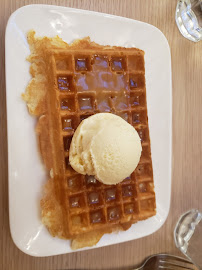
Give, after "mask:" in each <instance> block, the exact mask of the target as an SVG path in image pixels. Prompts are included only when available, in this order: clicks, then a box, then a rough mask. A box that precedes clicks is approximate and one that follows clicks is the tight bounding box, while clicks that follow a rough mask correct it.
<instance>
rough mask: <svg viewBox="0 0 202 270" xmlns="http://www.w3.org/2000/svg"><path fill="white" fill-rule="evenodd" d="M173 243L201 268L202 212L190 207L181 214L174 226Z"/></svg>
mask: <svg viewBox="0 0 202 270" xmlns="http://www.w3.org/2000/svg"><path fill="white" fill-rule="evenodd" d="M174 238H175V244H176V246H177V248H179V249H180V250H181V251H182V253H183V254H184V255H185V256H187V257H188V258H189V260H191V261H192V262H193V263H194V264H195V265H197V266H198V267H199V269H202V213H201V212H199V211H198V210H195V209H192V210H190V211H188V212H186V213H185V214H183V215H182V216H181V217H180V219H179V220H178V223H177V225H176V227H175V231H174Z"/></svg>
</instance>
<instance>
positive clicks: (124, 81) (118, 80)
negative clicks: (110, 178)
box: [23, 31, 156, 249]
mask: <svg viewBox="0 0 202 270" xmlns="http://www.w3.org/2000/svg"><path fill="white" fill-rule="evenodd" d="M28 43H29V45H30V50H31V55H30V56H29V57H28V61H30V62H31V68H30V73H31V75H32V77H33V78H32V80H31V81H30V83H29V85H28V86H27V88H26V92H25V94H23V99H24V100H25V101H26V102H27V106H28V109H29V112H30V113H31V114H32V115H35V116H37V117H38V122H37V126H36V133H37V135H38V138H39V140H38V141H39V149H40V153H41V156H42V159H43V162H44V164H45V167H46V169H47V170H48V171H50V179H49V180H48V181H47V183H46V186H45V189H44V195H43V198H42V200H41V208H42V221H43V223H44V224H45V225H46V226H47V228H48V230H49V232H50V233H51V235H53V236H57V237H60V238H64V239H72V248H73V249H77V248H81V247H84V246H92V245H94V244H96V243H97V242H98V241H99V239H100V238H101V237H102V235H103V234H104V233H110V232H112V231H117V230H126V229H128V228H129V227H130V226H131V225H132V224H133V223H135V222H137V221H139V220H144V219H147V218H149V217H151V216H153V215H155V213H156V210H155V209H156V203H155V192H154V184H153V170H152V160H151V152H150V137H149V127H148V118H147V105H146V87H145V65H144V52H143V51H141V50H139V49H136V48H122V47H111V46H101V45H98V44H96V43H94V42H91V41H90V39H89V38H84V39H82V40H76V41H75V42H73V43H72V44H70V45H68V44H67V43H65V42H64V41H63V40H62V39H60V38H59V37H55V38H47V37H43V38H35V33H34V32H33V31H31V32H29V34H28ZM99 112H108V113H114V114H117V115H119V116H120V117H122V118H123V119H125V120H126V121H127V122H128V123H130V124H131V125H132V126H134V128H135V129H136V130H137V131H138V133H139V136H140V138H141V142H142V155H141V159H140V162H139V164H138V166H137V168H136V170H135V171H134V172H133V173H132V174H131V175H130V176H129V177H127V178H126V179H124V180H123V181H122V182H121V183H120V184H117V185H114V186H113V185H111V186H109V185H104V184H102V183H100V182H98V181H97V180H96V179H95V178H94V177H93V176H88V175H86V176H84V175H80V174H78V173H77V172H75V171H74V170H73V169H72V168H71V166H70V163H69V147H70V144H71V139H72V136H73V134H74V131H75V130H76V128H77V127H78V125H79V123H80V122H81V121H82V120H84V119H85V118H87V117H89V116H90V115H93V114H95V113H99Z"/></svg>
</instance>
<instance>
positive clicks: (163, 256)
mask: <svg viewBox="0 0 202 270" xmlns="http://www.w3.org/2000/svg"><path fill="white" fill-rule="evenodd" d="M159 257H162V259H170V260H175V261H179V262H183V263H189V264H193V263H192V262H191V261H189V260H187V259H184V258H181V257H178V256H173V255H170V254H159Z"/></svg>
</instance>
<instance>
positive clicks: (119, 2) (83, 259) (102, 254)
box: [0, 0, 202, 270]
mask: <svg viewBox="0 0 202 270" xmlns="http://www.w3.org/2000/svg"><path fill="white" fill-rule="evenodd" d="M176 2H177V1H175V0H164V1H159V0H94V1H93V0H71V1H69V0H64V1H60V0H41V1H37V0H35V1H34V0H27V1H23V0H17V1H16V0H0V5H1V7H0V130H1V132H0V197H1V199H0V228H1V230H0V233H1V234H0V236H1V238H0V250H1V252H0V266H1V264H2V267H0V268H1V269H2V270H27V269H29V270H33V269H37V270H42V269H43V270H46V269H122V270H123V269H132V268H133V266H135V265H137V264H139V263H140V262H142V260H144V258H145V257H147V256H149V255H150V254H154V253H160V252H161V253H162V252H167V253H172V254H175V255H179V254H180V253H179V251H178V250H177V249H176V247H175V244H174V241H173V229H174V226H175V224H176V221H177V219H178V217H179V216H180V214H181V213H183V212H185V211H186V210H188V209H190V208H198V209H200V210H202V195H201V193H202V181H201V175H202V166H201V164H202V143H201V141H202V140H201V138H202V106H201V104H202V89H201V88H202V87H201V85H202V84H201V81H202V57H201V56H202V42H199V43H197V44H195V43H192V42H190V41H188V40H186V39H185V38H183V37H182V36H181V35H180V33H179V31H178V29H177V27H176V24H175V19H174V16H175V8H176ZM38 3H44V4H55V5H62V6H68V7H74V8H80V9H87V10H94V11H98V12H105V13H109V14H115V15H119V16H124V17H128V18H132V19H136V20H140V21H144V22H147V23H150V24H153V25H154V26H156V27H158V28H159V29H160V30H161V31H162V32H163V33H164V35H165V36H166V38H167V39H168V42H169V45H170V48H171V57H172V77H173V157H172V199H171V208H170V213H169V216H168V219H167V221H166V223H165V224H164V225H163V227H162V228H161V229H160V230H159V231H158V232H156V233H154V234H153V235H151V236H148V237H145V238H142V239H138V240H134V241H130V242H126V243H122V244H118V245H113V246H109V247H104V248H98V249H95V250H90V251H83V252H76V253H72V254H67V255H60V256H53V257H48V258H34V257H30V256H28V255H25V254H24V253H22V252H21V251H20V250H18V248H17V247H16V246H15V245H14V243H13V241H12V239H11V235H10V230H9V213H8V162H7V159H8V154H7V123H6V87H5V68H4V67H5V56H4V53H5V46H4V43H5V27H6V24H7V20H8V18H9V16H10V14H11V13H12V12H14V11H15V10H16V9H17V8H19V7H21V6H23V5H25V4H38ZM11 76H12V74H11ZM165 154H166V153H165Z"/></svg>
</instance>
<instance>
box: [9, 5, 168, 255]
mask: <svg viewBox="0 0 202 270" xmlns="http://www.w3.org/2000/svg"><path fill="white" fill-rule="evenodd" d="M31 29H34V30H35V31H36V34H37V35H38V36H49V37H53V36H55V35H59V36H60V37H61V38H62V39H63V40H65V41H66V42H68V43H69V42H71V41H73V40H74V39H78V38H83V37H86V36H90V38H91V40H92V41H95V42H97V43H99V44H102V45H116V46H123V47H137V48H140V49H142V50H144V51H145V65H146V67H145V70H146V85H147V101H148V115H149V128H150V137H151V148H152V160H153V169H154V183H155V192H156V201H157V214H156V216H154V217H152V218H150V219H148V220H145V221H141V222H138V223H137V224H134V225H133V226H132V227H131V228H130V229H129V230H127V231H125V232H119V233H112V234H106V235H104V236H103V237H102V239H101V240H100V241H99V243H98V244H97V245H96V246H95V247H103V246H107V245H111V244H115V243H121V242H125V241H129V240H133V239H137V238H140V237H143V236H146V235H149V234H151V233H154V232H155V231H157V230H158V229H159V228H160V227H161V226H162V225H163V223H164V222H165V220H166V218H167V215H168V212H169V206H170V193H171V134H172V128H171V121H172V105H171V101H172V88H171V57H170V49H169V45H168V42H167V40H166V38H165V36H164V35H163V34H162V33H161V32H160V30H158V29H157V28H155V27H154V26H152V25H149V24H146V23H143V22H139V21H135V20H131V19H126V18H121V17H116V16H112V15H107V14H102V13H97V12H90V11H85V10H78V9H71V8H66V7H59V6H47V5H30V6H25V7H22V8H20V9H18V10H17V11H15V12H14V13H13V14H12V15H11V17H10V19H9V21H8V25H7V29H6V84H7V117H8V155H9V211H10V228H11V234H12V237H13V240H14V242H15V244H16V245H17V246H18V248H19V249H21V250H22V251H23V252H25V253H27V254H29V255H32V256H50V255H56V254H63V253H68V252H72V250H71V248H70V241H67V240H60V239H57V238H53V237H52V236H51V235H50V234H49V233H48V231H47V229H46V228H45V227H44V226H43V225H42V223H41V219H40V207H39V201H40V197H41V191H42V186H43V184H44V183H45V181H46V178H47V177H46V171H45V169H44V167H43V165H42V163H41V159H40V155H39V153H38V148H37V142H36V134H35V132H34V129H35V124H36V119H34V118H33V117H31V116H30V115H29V113H28V111H27V108H26V104H25V102H23V101H22V99H21V93H22V92H24V91H25V88H26V86H27V84H28V82H29V80H30V74H29V63H28V62H27V61H26V57H27V56H28V55H29V54H30V51H29V46H28V43H27V40H26V34H27V32H28V31H29V30H31ZM85 249H88V248H85Z"/></svg>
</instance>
